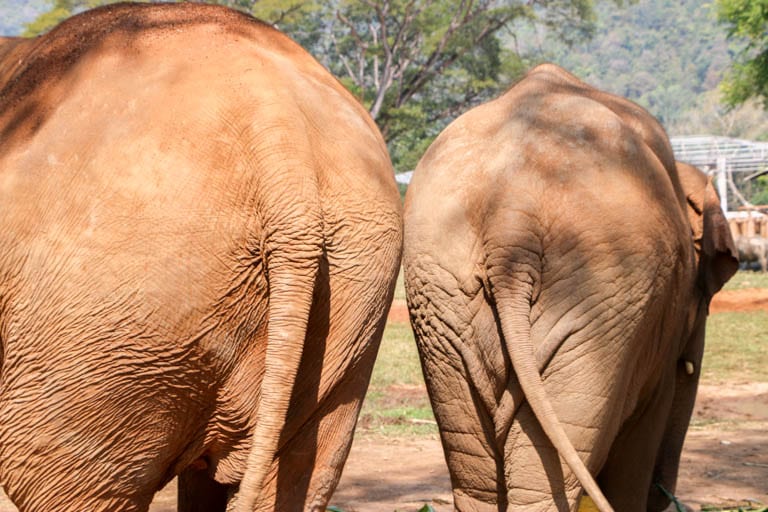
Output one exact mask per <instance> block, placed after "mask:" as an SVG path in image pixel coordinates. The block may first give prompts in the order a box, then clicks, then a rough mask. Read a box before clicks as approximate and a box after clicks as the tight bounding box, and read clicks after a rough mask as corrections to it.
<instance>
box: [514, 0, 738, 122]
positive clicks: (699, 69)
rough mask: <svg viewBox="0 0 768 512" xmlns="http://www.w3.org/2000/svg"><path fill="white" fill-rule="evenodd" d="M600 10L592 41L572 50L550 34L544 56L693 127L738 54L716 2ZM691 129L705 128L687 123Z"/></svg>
mask: <svg viewBox="0 0 768 512" xmlns="http://www.w3.org/2000/svg"><path fill="white" fill-rule="evenodd" d="M597 10H598V11H599V12H600V16H599V18H598V20H597V22H596V28H595V35H594V37H593V38H592V39H590V40H589V41H587V42H585V43H581V44H577V45H575V46H574V47H572V48H570V49H569V48H567V47H564V46H563V45H562V44H561V43H560V42H557V41H554V42H553V41H551V40H550V39H549V35H548V34H545V35H544V39H543V43H542V45H541V48H540V50H539V51H540V56H541V57H540V58H542V59H546V60H553V61H555V62H557V63H558V64H560V65H562V66H563V67H565V68H566V69H570V70H571V71H572V72H573V73H575V74H576V75H577V76H579V77H581V78H582V79H584V80H585V81H587V82H588V83H591V84H592V85H595V86H596V87H599V88H601V89H604V90H607V91H610V92H612V93H614V94H618V95H620V96H624V97H626V98H629V99H631V100H633V101H636V102H637V103H639V104H640V105H642V106H644V107H645V108H647V109H648V110H649V111H650V112H651V113H652V114H653V115H655V116H656V117H657V118H658V119H659V120H660V121H661V122H662V123H663V124H664V125H665V126H667V127H671V126H673V127H678V126H680V125H681V124H686V123H685V120H686V119H688V118H689V116H691V115H693V114H695V113H696V112H697V111H698V110H699V108H700V102H701V95H702V94H705V93H706V92H707V91H711V90H714V89H716V87H717V85H718V83H719V82H720V80H721V77H722V75H723V73H724V70H725V69H726V68H727V67H728V65H729V63H730V58H731V57H730V56H731V54H732V53H733V52H734V51H735V50H734V45H733V44H730V45H729V43H728V42H727V41H726V38H725V31H724V30H723V29H722V27H720V26H718V25H717V24H716V23H714V22H713V16H714V13H713V11H712V7H711V5H710V4H709V3H707V2H701V1H700V0H639V1H637V2H635V3H633V4H631V5H627V6H626V7H623V8H620V7H617V6H615V5H613V4H612V3H611V2H607V1H605V0H602V1H599V2H598V3H597ZM534 40H535V39H534ZM529 44H530V43H529ZM534 50H535V49H534V48H531V51H534ZM715 128H717V127H716V126H715ZM685 131H686V132H687V133H701V128H700V127H699V126H697V125H693V126H692V125H691V124H690V123H687V126H686V130H685ZM676 134H679V132H678V133H676Z"/></svg>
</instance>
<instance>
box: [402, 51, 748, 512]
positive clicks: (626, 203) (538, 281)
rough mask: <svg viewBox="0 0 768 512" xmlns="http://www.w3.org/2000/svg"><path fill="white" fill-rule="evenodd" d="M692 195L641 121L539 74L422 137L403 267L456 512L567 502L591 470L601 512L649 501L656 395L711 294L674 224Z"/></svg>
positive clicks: (658, 411) (560, 77)
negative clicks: (433, 135)
mask: <svg viewBox="0 0 768 512" xmlns="http://www.w3.org/2000/svg"><path fill="white" fill-rule="evenodd" d="M696 186H697V187H698V184H697V185H696ZM701 187H702V189H701V190H699V189H698V188H696V189H694V190H686V189H684V187H683V184H682V183H681V181H680V179H679V176H678V169H677V165H676V163H675V161H674V158H673V156H672V152H671V148H670V146H669V142H668V140H667V139H666V135H665V134H664V131H663V129H662V128H661V127H660V126H659V125H658V123H656V122H655V120H653V118H652V117H651V116H650V115H648V114H647V113H646V112H644V111H643V110H642V109H640V108H639V107H637V106H633V105H632V104H631V103H629V102H628V101H626V100H623V99H620V98H617V97H613V96H610V95H607V94H605V93H602V92H600V91H596V90H595V89H592V88H591V87H589V86H587V85H586V84H584V83H582V82H580V81H578V80H577V79H576V78H575V77H573V76H571V75H569V74H568V73H567V72H565V71H563V70H561V69H559V68H557V67H555V66H552V65H545V66H541V67H539V68H536V69H534V70H533V71H531V72H530V73H529V74H528V75H527V76H526V77H525V78H524V79H523V80H521V81H520V82H519V83H518V84H516V85H515V86H513V87H512V88H511V89H510V90H509V91H508V92H507V93H505V94H504V95H503V96H501V97H500V98H498V99H496V100H494V101H492V102H489V103H487V104H485V105H482V106H480V107H477V108H476V109H474V110H472V111H470V112H468V113H467V114H464V115H463V116H462V117H460V118H459V119H457V120H456V121H455V122H454V123H452V124H451V125H450V126H449V127H448V128H446V130H444V131H443V133H442V134H441V135H440V136H439V137H438V138H437V139H436V140H435V142H434V143H433V144H432V146H431V147H430V149H429V150H428V151H427V153H426V154H425V156H424V157H423V158H422V160H421V162H420V163H419V166H418V167H417V169H416V171H415V172H414V177H413V181H412V183H411V185H410V187H409V190H408V196H407V198H406V209H405V226H406V232H405V251H404V270H405V278H406V280H405V282H406V291H407V296H408V304H409V310H410V314H411V322H412V324H413V327H414V332H415V334H416V338H417V343H418V345H419V350H420V354H421V358H422V365H423V368H424V373H425V378H426V381H427V386H428V389H429V392H430V398H431V401H432V404H433V407H434V409H435V414H436V417H437V419H438V424H439V426H440V430H441V437H442V441H443V446H444V450H445V454H446V459H447V462H448V466H449V469H450V471H451V477H452V482H453V486H454V500H455V504H456V508H457V509H458V510H475V509H483V510H486V509H487V510H505V509H506V508H507V507H525V509H526V510H541V511H544V510H561V509H565V508H569V509H574V507H575V506H576V502H577V498H578V496H579V494H580V493H581V489H582V486H586V487H591V488H590V494H591V495H593V496H594V497H595V498H600V497H601V496H602V493H601V491H600V489H599V488H597V486H595V483H594V481H595V480H597V483H598V484H599V485H600V487H602V491H603V492H604V493H605V495H606V497H607V498H608V499H607V501H605V500H603V501H601V504H600V507H601V510H611V505H613V507H615V509H616V510H622V511H630V510H638V511H639V510H645V504H646V501H647V499H648V495H649V494H652V493H653V492H654V489H653V488H652V485H651V479H652V476H653V473H654V465H655V463H656V460H657V458H656V455H657V453H658V452H657V450H658V449H659V447H660V446H661V444H662V442H663V438H664V436H665V433H664V431H665V424H666V421H667V417H668V415H669V414H670V412H669V411H670V404H671V402H672V401H673V397H672V393H671V392H669V394H665V393H666V392H667V391H668V390H670V389H674V380H675V378H676V369H677V368H678V365H677V358H678V357H680V355H681V354H682V353H684V352H685V347H687V346H688V340H689V338H690V337H691V336H694V335H695V333H696V332H698V331H697V329H698V326H699V325H700V323H699V320H696V319H697V318H700V316H701V314H702V309H701V304H706V303H707V302H708V299H709V296H711V295H709V296H704V295H702V294H701V293H700V292H699V291H698V290H699V289H700V288H699V286H700V283H699V282H698V280H699V279H700V275H699V272H700V271H699V269H698V268H697V264H698V263H699V256H698V255H697V254H696V252H695V247H694V241H693V239H692V238H691V232H692V226H691V224H689V214H690V215H691V216H692V217H691V218H692V219H694V217H695V215H696V214H695V212H696V211H698V212H699V217H695V219H694V220H696V222H699V223H700V222H701V216H700V214H701V212H702V210H703V207H701V205H698V206H696V207H695V208H694V207H692V206H689V204H692V203H691V201H693V199H691V198H692V197H694V196H695V197H700V196H703V188H704V185H703V184H702V186H701ZM715 200H716V198H715ZM708 211H710V212H714V210H708ZM713 219H714V220H715V221H716V222H719V223H720V224H718V226H720V225H721V224H722V221H723V220H724V219H723V216H722V212H720V214H719V217H717V216H716V215H715V216H713ZM719 236H720V235H719V234H715V235H714V236H713V240H714V241H715V242H714V243H713V245H714V246H717V251H722V252H723V253H724V254H725V255H726V257H725V258H724V259H723V260H722V263H723V264H724V272H723V275H724V279H727V277H729V276H730V273H729V272H732V270H733V267H732V261H731V260H730V259H728V256H729V254H730V253H729V252H728V247H727V243H726V240H725V239H724V238H723V239H720V238H718V237H719ZM708 264H709V263H708ZM718 264H719V263H718ZM724 279H723V276H721V277H720V278H719V280H713V282H712V284H713V285H715V286H720V285H722V282H724ZM704 315H705V313H704ZM702 335H703V334H702ZM702 343H703V338H702ZM539 374H541V377H539ZM688 379H689V380H690V379H691V378H688ZM523 390H525V391H523ZM643 411H647V412H643ZM675 423H679V422H678V421H675ZM643 436H645V437H643ZM569 445H571V446H569ZM629 446H631V447H633V448H628V447H629ZM640 446H642V448H638V447H640ZM670 446H671V444H670ZM574 447H575V449H576V450H577V451H578V452H579V453H580V455H581V460H579V458H578V457H576V456H575V453H574V451H573V448H574ZM677 449H678V450H679V447H678V448H677ZM630 452H631V455H630ZM561 457H563V458H564V459H565V460H567V461H568V463H567V464H563V463H562V462H561ZM632 457H634V462H630V460H631V459H632ZM584 466H586V469H588V470H589V473H591V475H590V474H589V473H587V472H586V471H585V470H584ZM604 468H610V470H609V471H606V472H605V473H602V470H603V469H604ZM617 468H620V469H621V471H622V473H619V472H618V471H617ZM611 473H613V474H614V475H621V476H617V477H616V478H611ZM619 480H621V481H622V483H619V482H618V481H619ZM608 502H610V504H609V503H608Z"/></svg>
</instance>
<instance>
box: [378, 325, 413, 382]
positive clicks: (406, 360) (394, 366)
mask: <svg viewBox="0 0 768 512" xmlns="http://www.w3.org/2000/svg"><path fill="white" fill-rule="evenodd" d="M393 385H399V386H402V385H405V386H413V385H419V386H423V385H424V377H423V376H422V374H421V364H420V363H419V352H418V350H417V349H416V341H414V339H413V331H411V326H410V325H408V324H407V323H404V322H390V323H388V324H387V326H386V327H385V328H384V338H383V339H382V340H381V347H380V348H379V355H378V357H377V358H376V365H375V366H374V367H373V375H372V376H371V388H373V389H382V388H385V387H387V386H393Z"/></svg>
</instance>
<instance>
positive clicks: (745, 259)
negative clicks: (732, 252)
mask: <svg viewBox="0 0 768 512" xmlns="http://www.w3.org/2000/svg"><path fill="white" fill-rule="evenodd" d="M734 242H735V244H736V250H737V251H738V252H739V260H740V261H741V263H744V264H746V265H747V267H749V266H750V265H751V264H752V263H757V264H758V265H760V270H761V271H762V272H763V273H765V272H766V271H768V240H766V239H765V238H763V237H761V236H748V235H739V236H736V238H735V239H734Z"/></svg>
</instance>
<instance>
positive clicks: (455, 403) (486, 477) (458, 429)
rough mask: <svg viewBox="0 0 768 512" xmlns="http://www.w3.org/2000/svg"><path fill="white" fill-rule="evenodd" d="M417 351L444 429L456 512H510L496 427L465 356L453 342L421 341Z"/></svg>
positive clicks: (439, 421) (442, 436)
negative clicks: (460, 353)
mask: <svg viewBox="0 0 768 512" xmlns="http://www.w3.org/2000/svg"><path fill="white" fill-rule="evenodd" d="M424 339H425V337H422V340H424ZM419 349H420V351H421V358H422V364H423V367H424V372H425V377H426V382H427V387H428V390H429V396H430V401H431V402H432V408H433V410H434V412H435V417H436V419H437V422H438V425H439V426H440V437H441V441H442V445H443V452H444V454H445V458H446V462H447V463H448V469H449V472H450V476H451V484H452V487H453V499H454V507H455V509H456V510H458V511H462V512H467V511H471V512H476V511H477V512H480V511H482V512H491V511H502V510H506V509H507V504H506V486H505V483H504V461H503V457H502V456H501V453H500V450H499V448H498V446H497V445H496V440H495V428H494V423H493V420H492V418H491V417H490V414H489V413H488V411H487V410H486V407H485V404H484V400H483V398H482V397H481V396H480V394H479V393H478V391H477V390H476V389H475V386H474V385H473V384H472V379H471V378H470V377H469V376H468V375H467V370H466V366H465V365H464V364H463V363H462V357H461V356H460V355H459V353H458V352H457V351H456V349H455V348H454V347H453V346H451V345H450V344H449V343H445V344H443V343H440V344H439V345H438V346H435V345H434V338H433V339H432V340H430V342H426V343H425V342H424V341H422V342H421V343H420V347H419ZM446 361H450V363H448V364H446Z"/></svg>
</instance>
